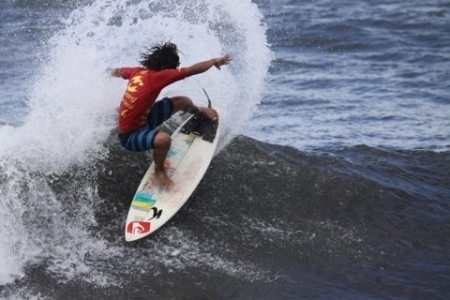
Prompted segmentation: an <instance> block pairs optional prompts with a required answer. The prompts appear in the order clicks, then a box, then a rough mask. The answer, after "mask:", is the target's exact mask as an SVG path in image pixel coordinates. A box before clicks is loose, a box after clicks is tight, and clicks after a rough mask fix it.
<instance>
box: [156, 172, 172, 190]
mask: <svg viewBox="0 0 450 300" xmlns="http://www.w3.org/2000/svg"><path fill="white" fill-rule="evenodd" d="M155 178H156V180H158V182H159V184H160V185H162V186H164V187H170V186H172V185H173V181H172V180H171V179H170V178H169V177H168V176H167V174H166V172H164V171H163V170H161V171H156V170H155Z"/></svg>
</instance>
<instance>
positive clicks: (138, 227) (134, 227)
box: [127, 221, 150, 234]
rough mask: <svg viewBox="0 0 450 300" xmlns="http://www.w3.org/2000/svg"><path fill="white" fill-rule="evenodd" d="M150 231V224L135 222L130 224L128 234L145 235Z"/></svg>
mask: <svg viewBox="0 0 450 300" xmlns="http://www.w3.org/2000/svg"><path fill="white" fill-rule="evenodd" d="M149 231H150V222H145V221H133V222H130V223H128V225H127V232H128V233H131V234H144V233H147V232H149Z"/></svg>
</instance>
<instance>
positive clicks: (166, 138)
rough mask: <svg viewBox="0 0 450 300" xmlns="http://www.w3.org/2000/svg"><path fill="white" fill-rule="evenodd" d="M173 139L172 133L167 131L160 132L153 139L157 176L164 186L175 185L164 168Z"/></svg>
mask: <svg viewBox="0 0 450 300" xmlns="http://www.w3.org/2000/svg"><path fill="white" fill-rule="evenodd" d="M171 143H172V140H171V139H170V135H169V134H168V133H166V132H158V133H157V134H156V137H155V140H154V141H153V145H154V150H153V160H154V162H155V177H156V179H157V180H158V181H159V183H160V184H161V185H163V186H166V187H167V186H171V185H173V181H172V180H171V179H170V178H169V177H168V176H167V174H166V171H165V170H164V161H165V160H166V156H167V152H168V151H169V148H170V145H171Z"/></svg>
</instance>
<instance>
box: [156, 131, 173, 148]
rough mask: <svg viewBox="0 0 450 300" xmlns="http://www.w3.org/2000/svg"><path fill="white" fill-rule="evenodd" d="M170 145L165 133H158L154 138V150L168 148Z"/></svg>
mask: <svg viewBox="0 0 450 300" xmlns="http://www.w3.org/2000/svg"><path fill="white" fill-rule="evenodd" d="M171 144H172V139H171V138H170V135H169V134H168V133H167V132H162V131H160V132H158V134H157V135H156V137H155V141H154V146H155V149H157V148H167V149H169V148H170V145H171Z"/></svg>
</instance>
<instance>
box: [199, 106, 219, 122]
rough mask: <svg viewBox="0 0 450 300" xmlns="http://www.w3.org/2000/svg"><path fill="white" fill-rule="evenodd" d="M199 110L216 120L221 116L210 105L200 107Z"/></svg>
mask: <svg viewBox="0 0 450 300" xmlns="http://www.w3.org/2000/svg"><path fill="white" fill-rule="evenodd" d="M198 111H199V112H200V113H201V114H202V115H204V116H206V117H207V118H209V119H211V120H213V121H216V120H217V119H218V118H219V115H218V114H217V111H215V110H214V109H212V108H208V107H199V109H198Z"/></svg>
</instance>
